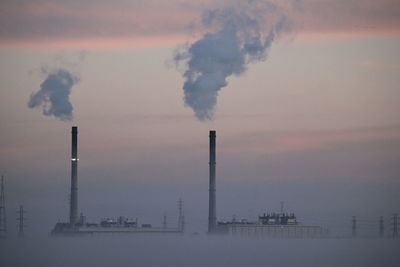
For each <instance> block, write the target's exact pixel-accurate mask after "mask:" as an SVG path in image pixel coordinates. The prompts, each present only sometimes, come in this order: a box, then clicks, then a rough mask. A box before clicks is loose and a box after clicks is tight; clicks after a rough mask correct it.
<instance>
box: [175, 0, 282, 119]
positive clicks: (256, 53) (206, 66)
mask: <svg viewBox="0 0 400 267" xmlns="http://www.w3.org/2000/svg"><path fill="white" fill-rule="evenodd" d="M202 25H203V27H205V29H206V30H207V32H206V33H205V34H204V35H203V36H202V38H201V39H200V40H198V41H196V42H194V43H192V44H191V45H188V46H186V47H184V49H181V50H177V51H176V52H175V55H174V60H175V62H176V64H177V65H180V64H182V63H183V64H184V72H183V76H184V78H185V82H184V85H183V90H184V102H185V105H187V106H189V107H191V108H192V109H193V111H194V114H195V116H196V117H197V118H198V119H199V120H201V121H205V120H211V119H213V116H214V110H215V106H216V104H217V96H218V92H219V91H220V90H221V89H222V88H223V87H226V86H227V85H228V83H227V78H228V77H229V76H232V75H235V76H239V75H241V74H242V73H244V72H245V71H246V69H247V66H248V64H249V63H256V62H259V61H264V60H265V59H266V57H267V50H268V48H269V47H270V46H271V43H272V41H273V40H274V39H275V38H276V36H277V35H279V34H280V33H281V32H284V31H288V30H289V29H290V23H289V22H288V19H287V17H286V16H285V15H284V12H283V11H282V9H280V8H279V7H277V6H276V5H275V4H273V3H271V2H267V1H257V0H249V1H244V3H243V4H240V5H237V6H235V7H231V8H225V9H213V10H207V11H205V12H204V13H203V17H202Z"/></svg>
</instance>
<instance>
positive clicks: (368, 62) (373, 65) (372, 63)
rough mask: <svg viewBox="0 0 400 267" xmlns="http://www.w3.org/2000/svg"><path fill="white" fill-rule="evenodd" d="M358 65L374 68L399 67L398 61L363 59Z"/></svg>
mask: <svg viewBox="0 0 400 267" xmlns="http://www.w3.org/2000/svg"><path fill="white" fill-rule="evenodd" d="M360 65H361V66H363V67H367V68H374V69H400V63H381V62H376V61H374V60H365V61H362V62H360Z"/></svg>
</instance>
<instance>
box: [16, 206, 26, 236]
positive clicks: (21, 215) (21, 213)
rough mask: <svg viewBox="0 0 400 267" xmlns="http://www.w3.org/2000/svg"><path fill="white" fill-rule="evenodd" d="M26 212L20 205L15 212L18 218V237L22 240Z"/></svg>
mask: <svg viewBox="0 0 400 267" xmlns="http://www.w3.org/2000/svg"><path fill="white" fill-rule="evenodd" d="M25 212H26V211H25V210H24V206H22V205H20V206H19V210H17V213H18V218H17V220H18V221H19V223H18V237H20V238H22V237H24V228H25V217H24V213H25Z"/></svg>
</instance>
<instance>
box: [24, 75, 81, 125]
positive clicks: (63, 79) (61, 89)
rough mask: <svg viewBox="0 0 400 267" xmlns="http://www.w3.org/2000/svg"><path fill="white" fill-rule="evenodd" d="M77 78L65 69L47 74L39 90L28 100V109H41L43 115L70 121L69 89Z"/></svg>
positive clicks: (71, 116)
mask: <svg viewBox="0 0 400 267" xmlns="http://www.w3.org/2000/svg"><path fill="white" fill-rule="evenodd" d="M78 81H79V78H78V77H76V76H75V75H73V74H72V73H71V72H69V71H68V70H66V69H63V68H60V69H56V70H53V71H51V72H50V73H48V75H47V78H46V80H45V81H44V82H43V83H42V84H41V85H40V90H39V91H38V92H36V93H33V94H32V95H31V97H30V99H29V102H28V107H29V108H42V111H43V115H45V116H54V117H56V118H58V119H60V120H63V121H69V120H72V118H73V115H72V110H73V108H72V104H71V102H70V101H69V95H70V93H71V88H72V87H73V86H74V85H75V84H76V83H77V82H78Z"/></svg>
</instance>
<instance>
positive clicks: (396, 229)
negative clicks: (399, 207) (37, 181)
mask: <svg viewBox="0 0 400 267" xmlns="http://www.w3.org/2000/svg"><path fill="white" fill-rule="evenodd" d="M398 225H399V223H398V214H397V213H395V214H393V238H397V237H398V235H399V233H398V228H397V227H398Z"/></svg>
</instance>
